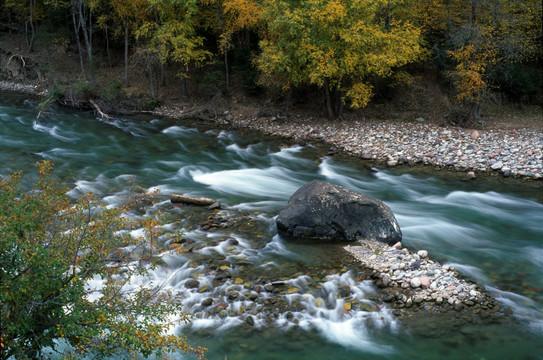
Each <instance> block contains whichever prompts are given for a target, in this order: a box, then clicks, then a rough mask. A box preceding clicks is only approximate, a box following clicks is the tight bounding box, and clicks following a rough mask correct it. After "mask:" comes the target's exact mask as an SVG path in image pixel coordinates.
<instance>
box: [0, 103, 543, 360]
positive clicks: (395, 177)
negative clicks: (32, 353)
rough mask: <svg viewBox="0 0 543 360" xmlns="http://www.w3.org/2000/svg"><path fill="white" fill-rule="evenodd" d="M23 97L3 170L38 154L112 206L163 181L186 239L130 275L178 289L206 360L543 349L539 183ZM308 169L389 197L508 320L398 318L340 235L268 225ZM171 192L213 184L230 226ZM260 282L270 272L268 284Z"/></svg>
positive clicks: (412, 242) (537, 354)
mask: <svg viewBox="0 0 543 360" xmlns="http://www.w3.org/2000/svg"><path fill="white" fill-rule="evenodd" d="M35 105H36V104H35V101H33V100H29V99H25V98H23V97H17V96H5V95H0V163H1V164H2V166H1V167H0V175H6V174H8V173H10V172H13V171H15V170H19V169H23V170H29V171H30V169H31V168H32V167H33V164H34V163H35V162H37V161H39V160H42V159H49V160H52V161H53V162H54V163H55V169H56V170H55V175H56V176H57V177H58V178H59V179H60V180H61V181H63V182H65V183H67V184H69V186H71V188H72V191H71V193H72V195H73V196H77V194H79V193H80V191H92V192H94V193H96V194H98V195H100V196H101V197H102V198H103V199H104V201H106V202H107V203H109V204H111V205H113V206H114V205H115V204H117V203H118V202H119V201H121V199H122V198H123V196H124V195H125V194H126V193H127V187H128V186H129V185H128V184H129V179H131V178H133V179H134V180H135V182H136V185H139V186H143V187H153V188H156V189H158V190H160V192H161V195H160V196H161V199H162V200H163V201H162V202H161V203H159V204H158V205H156V206H158V207H161V208H163V209H165V210H167V211H168V212H169V216H168V218H169V220H170V223H169V224H168V225H167V227H166V228H167V229H168V230H183V231H184V232H185V237H186V239H187V242H186V243H185V244H183V245H182V246H184V247H191V248H192V251H191V252H189V253H184V254H181V255H179V254H177V252H175V251H173V250H170V246H172V244H165V248H166V249H167V250H168V251H167V252H166V253H165V254H164V256H163V258H164V262H165V265H164V266H163V267H161V268H159V269H157V271H155V272H153V274H152V276H153V279H137V281H139V282H146V281H150V280H154V281H166V282H167V283H168V286H170V287H171V288H172V289H173V290H175V291H181V292H183V293H184V295H185V300H184V303H183V304H184V306H185V308H186V310H187V311H190V312H192V313H194V314H195V317H194V318H193V321H192V322H191V323H190V324H188V325H185V326H182V327H180V328H178V329H173V330H172V331H178V332H183V333H185V334H187V335H188V336H189V337H190V339H191V340H192V341H193V342H194V343H195V344H200V345H203V346H206V347H208V348H209V352H208V358H209V359H221V360H222V359H225V358H228V359H375V358H383V359H398V358H400V359H402V358H405V359H436V358H440V359H501V358H510V359H513V358H514V359H534V358H535V359H541V358H543V310H542V306H543V275H542V274H543V225H542V224H543V205H542V198H543V194H542V183H541V182H519V181H513V180H511V179H478V180H476V181H471V182H465V181H462V180H461V178H460V177H457V176H456V175H455V174H454V173H449V172H446V173H445V172H443V173H440V172H437V171H428V169H422V171H421V170H420V169H419V170H413V169H394V170H389V169H370V168H368V167H367V166H365V165H364V164H362V163H360V162H355V161H349V160H346V159H337V158H334V157H326V156H323V154H325V153H326V149H320V148H316V147H312V146H303V147H302V146H296V145H289V144H288V143H286V142H283V143H282V142H280V141H277V140H274V141H272V140H270V139H262V138H261V137H260V138H259V137H254V136H251V135H250V134H246V133H242V132H231V131H224V130H217V129H211V130H199V129H197V128H195V127H193V126H192V125H190V124H189V123H185V124H182V123H175V122H172V121H168V120H164V119H154V118H144V117H134V118H124V119H119V120H115V121H113V122H111V123H106V122H102V121H100V120H98V119H96V118H95V117H94V116H93V114H92V113H88V112H72V111H68V110H65V109H57V110H56V112H55V113H54V114H53V115H51V116H49V117H47V118H42V119H40V121H39V122H36V121H35V116H36V111H35V110H34V106H35ZM312 179H320V180H325V181H330V182H333V183H337V184H341V185H344V186H346V187H348V188H350V189H353V190H356V191H359V192H363V193H365V194H368V195H370V196H374V197H377V198H380V199H382V200H383V201H385V202H386V203H387V204H388V205H389V206H390V207H391V208H392V210H393V212H394V213H395V215H396V217H397V220H398V222H399V224H400V226H401V228H402V231H403V235H404V243H405V244H406V245H407V246H409V247H412V248H414V249H427V250H428V251H429V252H430V254H431V256H432V257H434V258H437V259H440V260H443V261H446V262H449V263H451V264H454V266H456V267H457V268H458V269H460V270H461V272H462V273H463V274H464V275H466V276H468V277H470V278H472V279H474V280H476V281H478V282H479V283H480V284H482V285H484V286H485V287H487V288H488V289H489V290H491V291H493V292H495V294H496V295H497V296H498V299H499V301H500V302H501V303H502V304H503V305H505V306H507V307H508V309H510V311H511V312H512V314H513V315H514V317H515V318H516V319H518V322H504V323H497V324H496V323H490V324H486V323H471V324H466V323H465V322H462V321H461V319H458V318H456V317H455V316H454V315H451V316H450V317H440V318H439V319H434V318H433V317H430V316H427V317H421V318H419V319H418V320H414V321H411V322H409V324H410V325H409V326H407V325H406V324H405V323H401V322H399V321H398V320H397V319H395V318H394V316H393V315H392V313H391V311H390V309H387V307H386V306H385V305H383V304H382V303H381V302H380V301H379V300H378V299H377V297H376V295H377V289H376V288H375V287H374V286H373V285H372V283H371V281H369V280H365V279H364V278H363V276H362V272H361V269H360V268H359V267H358V265H357V264H356V263H354V262H353V261H352V259H350V258H349V257H348V256H347V255H346V254H345V253H344V252H343V251H342V250H341V249H340V248H339V247H338V246H335V245H323V246H312V245H310V244H293V243H288V242H285V241H284V240H283V239H281V238H280V237H279V236H278V235H277V232H276V229H275V225H274V217H275V216H276V215H277V214H278V212H279V211H280V209H281V208H282V207H283V206H284V205H285V204H286V203H287V201H288V199H289V197H290V195H291V194H292V193H293V192H294V191H295V190H296V189H298V188H299V187H300V186H301V185H303V184H305V183H306V182H308V181H310V180H312ZM171 193H180V194H188V195H194V196H205V197H212V198H217V199H218V200H219V201H220V202H221V203H222V204H223V209H222V210H221V211H220V212H219V213H216V214H213V215H214V216H215V217H216V218H223V219H228V221H229V224H230V225H229V226H228V227H225V228H214V229H211V230H209V231H204V230H202V229H201V228H200V227H199V226H198V225H199V224H201V223H203V222H206V221H207V218H208V216H209V215H210V213H209V211H208V210H204V209H199V208H194V207H187V206H184V207H175V206H173V205H171V204H170V203H169V195H170V194H171ZM232 219H233V220H232ZM271 282H280V284H281V285H276V286H274V287H271V288H270V287H268V288H267V289H264V286H265V285H269V284H270V283H271ZM259 286H260V287H262V288H259ZM258 290H260V291H258ZM208 299H210V300H208ZM206 300H207V301H210V303H211V305H205V302H206ZM346 303H349V304H350V306H351V310H350V311H348V310H346V305H345V304H346ZM179 357H180V358H182V357H183V356H182V355H179Z"/></svg>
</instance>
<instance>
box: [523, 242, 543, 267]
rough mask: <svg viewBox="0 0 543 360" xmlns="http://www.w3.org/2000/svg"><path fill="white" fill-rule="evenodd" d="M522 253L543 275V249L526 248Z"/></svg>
mask: <svg viewBox="0 0 543 360" xmlns="http://www.w3.org/2000/svg"><path fill="white" fill-rule="evenodd" d="M521 252H522V253H523V254H524V257H525V258H526V259H528V260H529V261H530V262H531V263H533V264H534V265H535V266H537V267H538V268H540V270H541V273H543V248H537V247H535V246H526V247H524V248H522V250H521Z"/></svg>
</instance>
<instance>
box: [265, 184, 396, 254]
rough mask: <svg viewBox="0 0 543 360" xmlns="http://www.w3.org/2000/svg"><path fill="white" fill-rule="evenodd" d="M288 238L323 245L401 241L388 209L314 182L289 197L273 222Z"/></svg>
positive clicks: (376, 202) (344, 189) (330, 185)
mask: <svg viewBox="0 0 543 360" xmlns="http://www.w3.org/2000/svg"><path fill="white" fill-rule="evenodd" d="M276 224H277V229H278V230H279V232H280V233H281V234H283V235H286V236H287V237H292V238H297V239H312V240H324V241H356V240H359V239H373V240H378V241H381V242H385V243H387V244H395V243H396V242H398V241H401V240H402V232H401V230H400V227H399V226H398V222H397V221H396V218H395V217H394V214H393V213H392V211H391V210H390V208H389V207H388V206H387V205H385V204H384V203H383V202H382V201H381V200H378V199H375V198H372V197H369V196H366V195H363V194H360V193H357V192H355V191H352V190H349V189H347V188H344V187H343V186H340V185H334V184H329V183H326V182H322V181H317V180H313V181H311V182H310V183H308V184H306V185H304V186H302V187H301V188H300V189H298V190H297V191H296V192H295V193H294V194H293V195H292V196H291V197H290V200H289V202H288V204H287V206H286V207H285V208H284V209H283V210H282V211H281V212H280V213H279V216H277V219H276Z"/></svg>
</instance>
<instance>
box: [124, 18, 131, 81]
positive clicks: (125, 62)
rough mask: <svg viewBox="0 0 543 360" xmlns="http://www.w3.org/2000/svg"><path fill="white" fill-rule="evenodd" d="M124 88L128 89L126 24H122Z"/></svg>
mask: <svg viewBox="0 0 543 360" xmlns="http://www.w3.org/2000/svg"><path fill="white" fill-rule="evenodd" d="M124 86H126V87H129V86H130V82H129V81H128V23H126V22H125V24H124Z"/></svg>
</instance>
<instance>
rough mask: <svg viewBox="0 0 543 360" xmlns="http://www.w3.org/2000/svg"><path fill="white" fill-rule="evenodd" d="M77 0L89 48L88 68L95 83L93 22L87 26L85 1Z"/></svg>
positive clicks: (86, 43)
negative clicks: (84, 8)
mask: <svg viewBox="0 0 543 360" xmlns="http://www.w3.org/2000/svg"><path fill="white" fill-rule="evenodd" d="M76 1H77V8H78V11H79V21H80V24H81V29H83V39H84V40H85V46H86V48H87V61H88V68H89V77H90V81H91V82H92V83H94V69H93V64H92V28H91V26H92V24H90V23H89V28H87V20H86V19H85V13H84V11H83V5H84V4H83V1H82V0H76ZM90 20H91V17H90V10H89V22H90Z"/></svg>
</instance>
